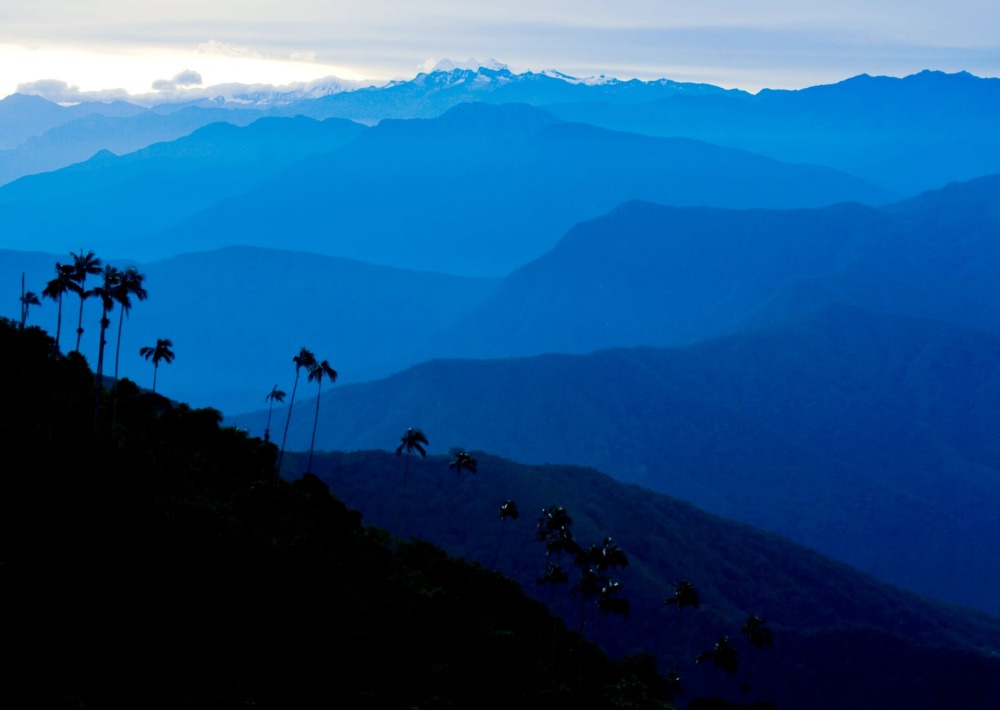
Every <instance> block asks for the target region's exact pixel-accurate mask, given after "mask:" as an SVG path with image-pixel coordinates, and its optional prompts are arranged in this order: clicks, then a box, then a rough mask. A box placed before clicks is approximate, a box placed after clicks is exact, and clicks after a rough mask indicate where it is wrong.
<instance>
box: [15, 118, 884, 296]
mask: <svg viewBox="0 0 1000 710" xmlns="http://www.w3.org/2000/svg"><path fill="white" fill-rule="evenodd" d="M285 120H286V121H287V122H288V123H287V124H274V125H272V127H271V128H270V130H272V131H275V132H278V130H279V126H281V125H283V126H284V128H283V131H286V132H287V133H288V135H289V136H294V131H295V130H297V129H302V128H303V127H305V126H308V125H309V124H308V122H304V121H302V120H301V119H299V120H298V121H297V122H293V121H291V120H290V119H285ZM324 125H325V124H324ZM338 125H340V124H338ZM352 125H356V124H352ZM248 130H249V129H248ZM339 130H340V129H338V131H339ZM260 132H261V133H263V132H264V131H263V129H261V131H260ZM215 134H217V135H218V136H219V137H220V138H225V139H226V140H227V141H234V140H239V134H238V133H235V132H230V134H231V135H229V134H224V132H220V131H216V132H215ZM337 135H338V136H341V137H346V136H349V135H351V134H350V132H346V133H344V132H339V133H338V134H337ZM355 135H356V137H355V138H354V140H351V141H349V142H347V141H345V143H344V145H343V146H342V147H339V148H332V147H330V149H329V150H327V151H325V152H324V151H321V150H314V151H313V152H312V156H311V157H304V158H303V159H302V160H299V161H298V162H290V161H288V162H286V163H285V164H282V163H280V162H278V161H272V162H271V163H270V164H267V165H254V168H253V169H252V170H251V171H249V172H248V171H247V169H246V168H245V167H244V166H243V165H235V166H228V167H226V168H225V170H226V171H228V172H226V171H223V170H220V172H219V173H218V174H214V175H211V176H210V178H209V181H210V184H209V185H208V189H203V188H200V187H197V186H195V187H194V188H193V189H192V186H191V185H190V176H188V175H177V174H170V171H165V170H164V168H163V161H164V160H165V159H170V160H174V159H172V158H170V157H169V156H170V154H171V153H173V152H176V151H180V152H181V153H182V154H183V155H188V154H189V152H188V149H187V147H186V146H185V145H184V142H183V141H182V142H179V143H178V145H176V146H164V147H162V148H161V149H159V150H158V151H156V152H155V153H151V154H148V155H147V154H143V155H139V156H137V157H135V158H132V157H130V158H129V159H128V160H125V159H124V158H123V159H120V160H118V161H114V160H111V159H107V160H102V161H101V162H100V163H99V164H98V167H101V168H102V169H103V170H106V171H107V173H106V176H105V177H103V179H102V181H100V182H98V181H94V179H93V175H92V173H91V172H90V171H80V170H78V169H76V168H73V169H70V170H64V171H60V172H59V173H54V174H52V175H44V176H36V177H32V178H24V179H22V180H21V181H19V182H18V183H17V184H14V185H7V186H4V187H3V188H0V205H3V209H4V211H5V215H6V219H7V223H8V225H9V229H10V234H11V238H10V239H9V240H8V241H7V245H8V246H9V247H12V248H21V249H28V248H32V249H40V250H46V251H53V252H60V251H67V250H70V249H77V248H79V246H78V245H79V244H80V243H81V241H82V242H83V243H86V244H87V245H88V247H89V248H92V249H94V250H96V251H99V252H101V253H104V254H110V255H127V256H128V257H129V258H133V259H142V260H149V259H152V258H163V257H166V256H171V255H174V254H178V253H184V252H188V251H193V250H202V249H210V248H218V247H223V246H232V245H238V244H243V245H252V246H270V247H273V246H275V245H277V244H280V245H281V246H282V247H284V248H288V249H297V250H302V251H310V252H314V253H320V254H328V255H332V256H341V257H348V258H353V259H358V260H361V261H367V262H370V263H378V264H384V265H387V266H396V267H400V268H415V269H421V270H433V271H444V272H448V273H455V274H462V275H467V276H500V275H503V274H505V273H507V272H509V271H510V270H512V269H514V268H516V267H517V266H520V265H521V264H523V263H525V262H526V261H528V260H530V259H533V258H535V257H537V256H539V255H541V254H542V253H544V252H545V251H546V250H547V249H548V248H549V247H551V246H552V245H553V244H554V243H555V242H556V240H557V239H558V237H559V236H560V235H561V234H562V233H563V232H565V230H567V229H568V228H569V227H571V226H572V225H573V224H575V223H576V222H579V221H581V220H584V219H589V218H593V217H596V216H598V215H600V214H602V213H603V212H606V211H607V210H609V209H611V208H613V207H614V206H615V205H617V204H619V203H620V202H622V201H623V200H628V199H636V198H639V199H648V200H653V201H667V202H670V203H672V204H680V205H699V204H704V205H712V206H719V207H807V206H808V207H812V206H820V205H825V204H830V203H833V202H842V201H847V200H856V201H861V202H867V203H881V202H885V201H887V200H889V199H890V197H891V195H890V193H888V192H886V191H884V190H881V189H879V188H877V187H875V186H873V185H870V184H867V183H864V182H863V181H860V180H857V179H855V178H852V177H850V176H848V175H845V174H843V173H838V172H836V171H833V170H830V169H828V168H821V167H813V166H804V165H788V164H783V163H780V162H777V161H774V160H772V159H769V158H762V157H759V156H755V155H752V154H749V153H745V152H742V151H737V150H732V149H726V148H719V147H716V146H713V145H710V144H708V143H703V142H700V141H693V140H689V139H685V138H651V137H647V136H640V135H638V134H628V133H619V132H615V131H608V130H606V129H600V128H594V127H590V126H585V125H581V124H575V123H566V122H563V121H560V120H558V119H556V118H554V117H553V116H551V115H550V114H547V113H545V112H543V111H541V110H539V109H536V108H533V107H530V106H527V105H523V104H509V105H503V106H493V105H489V104H463V105H461V106H458V107H456V108H454V109H451V110H450V111H449V112H448V113H446V114H445V115H443V116H441V117H440V118H435V119H429V120H407V121H384V122H383V123H381V124H379V125H378V126H376V127H374V128H371V129H368V130H364V131H361V132H360V133H359V134H355ZM288 140H290V141H293V140H296V139H295V138H292V137H290V138H288ZM297 145H301V146H302V147H303V150H307V149H308V148H309V143H308V141H305V140H302V139H298V142H297ZM279 148H280V146H279ZM276 152H277V154H278V155H281V152H280V151H276ZM213 154H218V155H224V154H225V151H224V149H223V147H222V146H220V147H218V148H214V149H213ZM300 155H301V154H300ZM287 157H289V158H291V157H294V155H292V156H287ZM289 163H290V164H289ZM277 168H283V169H281V170H278V169H277ZM266 169H270V170H271V173H270V174H267V173H266ZM164 172H167V174H166V175H164V174H163V173H164ZM262 173H264V174H262ZM230 176H232V180H230V179H229V177H230ZM53 179H56V180H58V181H59V182H60V183H62V184H63V186H64V187H63V189H64V191H65V193H69V194H72V195H86V197H87V200H86V202H87V205H84V206H81V208H80V210H79V211H80V212H83V215H81V214H78V213H76V212H73V213H71V216H72V219H73V220H74V222H75V224H77V225H81V223H82V226H76V227H71V226H70V225H68V224H66V219H67V213H66V211H65V210H64V209H61V208H62V202H63V200H64V197H63V196H62V195H60V194H59V193H57V192H54V191H52V190H50V189H49V185H50V184H51V182H52V180H53ZM74 181H76V182H74ZM123 183H124V184H125V186H126V188H127V189H124V190H123V189H121V187H120V185H121V184H123ZM248 183H249V184H248ZM133 185H135V186H137V191H139V192H141V195H142V197H141V202H140V201H139V198H137V196H136V195H135V194H133V191H132V190H131V189H128V188H130V187H131V186H133ZM190 192H193V193H194V194H193V195H192V196H191V197H190V198H188V199H181V198H184V197H185V196H186V195H187V194H188V193H190ZM226 192H232V193H233V194H232V195H231V196H230V197H228V198H224V197H222V195H224V194H226ZM65 193H64V194H65ZM178 203H179V206H178V207H176V208H175V204H178ZM137 205H142V209H143V211H145V212H147V213H149V214H150V215H151V216H150V218H149V219H148V220H143V219H142V217H141V215H136V214H135V213H134V211H135V209H136V206H137ZM196 208H202V209H200V211H196ZM88 212H89V214H88ZM126 215H127V217H126V218H124V219H123V218H122V217H123V216H126ZM155 215H166V216H167V217H156V216H155ZM167 219H169V222H170V223H171V224H172V226H169V227H165V228H164V229H163V230H161V231H155V229H153V228H155V227H156V226H158V225H162V224H163V223H164V221H166V220H167ZM147 222H148V224H147ZM278 235H280V237H279V236H278Z"/></svg>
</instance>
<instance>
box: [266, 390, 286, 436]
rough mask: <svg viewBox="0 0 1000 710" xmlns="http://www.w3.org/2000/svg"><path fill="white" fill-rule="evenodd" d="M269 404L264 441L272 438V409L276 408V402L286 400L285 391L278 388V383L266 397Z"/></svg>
mask: <svg viewBox="0 0 1000 710" xmlns="http://www.w3.org/2000/svg"><path fill="white" fill-rule="evenodd" d="M264 401H265V402H267V403H268V405H267V426H265V427H264V441H270V440H271V410H272V409H274V403H275V402H284V401H285V393H284V392H282V391H281V390H279V389H278V385H275V386H274V387H272V388H271V391H270V392H268V393H267V396H266V397H264Z"/></svg>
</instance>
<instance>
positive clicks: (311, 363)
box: [278, 348, 316, 475]
mask: <svg viewBox="0 0 1000 710" xmlns="http://www.w3.org/2000/svg"><path fill="white" fill-rule="evenodd" d="M292 362H293V363H295V382H294V384H292V398H291V400H290V401H289V402H288V414H287V416H286V417H285V433H284V434H282V436H281V452H280V453H279V454H278V475H281V462H282V461H283V460H284V458H285V443H286V442H287V441H288V425H289V424H291V423H292V408H293V407H294V406H295V393H296V392H297V391H298V389H299V373H300V372H301V370H302V368H305V369H306V372H309V371H311V370H312V369H313V368H314V367H315V366H316V356H315V355H313V352H312V350H309V349H307V348H299V354H298V355H296V356H295V357H293V358H292Z"/></svg>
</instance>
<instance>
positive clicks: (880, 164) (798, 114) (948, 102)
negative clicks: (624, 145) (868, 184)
mask: <svg viewBox="0 0 1000 710" xmlns="http://www.w3.org/2000/svg"><path fill="white" fill-rule="evenodd" d="M547 108H548V109H549V110H551V111H552V112H553V113H555V114H556V115H558V116H561V117H563V118H565V119H567V120H573V121H583V122H586V123H592V124H595V125H600V126H605V127H608V128H614V129H617V130H625V131H635V132H638V133H646V134H649V135H660V136H689V137H691V138H698V139H701V140H706V141H709V142H711V143H717V144H719V145H725V146H730V147H733V148H742V149H743V150H748V151H751V152H754V153H760V154H762V155H769V156H771V157H773V158H777V159H779V160H785V161H789V162H805V163H814V164H817V165H827V166H830V167H834V168H838V169H840V170H844V171H846V172H849V173H851V174H853V175H858V176H859V177H863V178H865V179H866V180H871V181H872V182H874V183H877V184H879V185H883V186H885V187H887V188H889V189H892V190H896V191H898V192H900V193H903V194H913V193H916V192H918V191H920V190H928V189H932V188H936V187H940V186H942V185H944V184H945V183H947V182H950V181H953V180H969V179H971V178H974V177H977V176H979V175H984V174H987V173H996V172H1000V136H998V133H997V131H996V130H995V125H996V122H997V117H998V116H1000V79H995V78H991V79H982V78H979V77H975V76H972V75H970V74H966V73H964V72H962V73H959V74H943V73H941V72H930V71H924V72H921V73H920V74H915V75H913V76H908V77H906V78H903V79H896V78H892V77H871V76H867V75H862V76H857V77H854V78H852V79H848V80H846V81H842V82H840V83H837V84H832V85H828V86H814V87H810V88H807V89H801V90H798V91H772V90H764V91H761V92H760V93H758V94H756V95H750V94H746V93H743V92H726V93H715V94H689V93H681V92H678V93H677V94H675V95H674V96H671V97H666V98H663V99H658V100H655V101H650V102H646V103H643V104H641V105H636V104H628V105H625V104H616V103H611V102H601V101H594V102H590V103H583V102H576V103H567V104H564V105H561V106H548V107H547Z"/></svg>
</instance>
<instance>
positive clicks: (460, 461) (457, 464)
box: [448, 451, 479, 478]
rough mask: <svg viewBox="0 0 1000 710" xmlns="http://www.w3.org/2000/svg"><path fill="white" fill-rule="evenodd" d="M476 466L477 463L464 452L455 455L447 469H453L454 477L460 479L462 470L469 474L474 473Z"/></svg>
mask: <svg viewBox="0 0 1000 710" xmlns="http://www.w3.org/2000/svg"><path fill="white" fill-rule="evenodd" d="M478 466H479V463H478V462H477V461H476V460H475V459H474V458H472V456H470V455H469V454H467V453H466V452H464V451H459V452H458V453H457V454H455V460H454V461H452V462H451V463H449V464H448V468H453V469H455V475H457V476H458V477H459V478H461V477H462V470H463V469H465V470H466V471H468V472H469V473H475V472H476V469H477V467H478Z"/></svg>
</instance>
